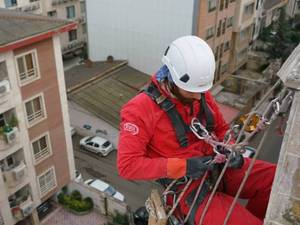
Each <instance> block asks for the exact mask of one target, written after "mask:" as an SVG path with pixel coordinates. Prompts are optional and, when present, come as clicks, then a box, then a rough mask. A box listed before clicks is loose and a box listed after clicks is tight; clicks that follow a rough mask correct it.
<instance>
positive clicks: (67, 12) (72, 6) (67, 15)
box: [66, 5, 76, 19]
mask: <svg viewBox="0 0 300 225" xmlns="http://www.w3.org/2000/svg"><path fill="white" fill-rule="evenodd" d="M70 8H72V9H74V12H73V14H74V15H73V16H72V17H70V16H69V10H68V9H70ZM66 18H67V19H74V18H76V7H75V5H69V6H66Z"/></svg>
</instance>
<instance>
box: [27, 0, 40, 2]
mask: <svg viewBox="0 0 300 225" xmlns="http://www.w3.org/2000/svg"><path fill="white" fill-rule="evenodd" d="M37 1H39V0H30V1H29V2H37Z"/></svg>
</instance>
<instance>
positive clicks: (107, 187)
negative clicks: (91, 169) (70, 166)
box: [84, 179, 125, 202]
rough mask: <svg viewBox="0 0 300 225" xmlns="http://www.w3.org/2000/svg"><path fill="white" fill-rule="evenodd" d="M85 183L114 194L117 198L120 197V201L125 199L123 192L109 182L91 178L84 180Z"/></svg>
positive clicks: (110, 194)
mask: <svg viewBox="0 0 300 225" xmlns="http://www.w3.org/2000/svg"><path fill="white" fill-rule="evenodd" d="M84 183H85V184H86V185H88V186H90V187H92V188H95V189H96V190H98V191H101V192H104V193H106V194H108V195H109V196H112V197H114V198H115V199H118V200H119V201H122V202H124V200H125V197H124V195H123V194H121V193H120V192H118V191H117V190H116V189H115V188H114V187H113V186H111V185H109V184H108V183H105V182H104V181H102V180H99V179H89V180H86V181H84Z"/></svg>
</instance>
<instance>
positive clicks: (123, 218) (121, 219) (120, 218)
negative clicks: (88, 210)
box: [107, 212, 129, 225]
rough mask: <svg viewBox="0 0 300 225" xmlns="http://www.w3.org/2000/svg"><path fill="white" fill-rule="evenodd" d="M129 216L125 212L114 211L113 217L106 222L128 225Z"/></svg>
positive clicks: (112, 224)
mask: <svg viewBox="0 0 300 225" xmlns="http://www.w3.org/2000/svg"><path fill="white" fill-rule="evenodd" d="M128 224H129V218H128V216H127V215H126V214H121V213H119V212H116V214H115V216H114V217H113V221H112V223H108V224H107V225H128Z"/></svg>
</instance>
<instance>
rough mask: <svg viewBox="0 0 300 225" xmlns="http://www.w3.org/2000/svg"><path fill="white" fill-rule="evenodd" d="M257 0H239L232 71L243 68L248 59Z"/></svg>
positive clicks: (233, 40) (233, 34)
mask: <svg viewBox="0 0 300 225" xmlns="http://www.w3.org/2000/svg"><path fill="white" fill-rule="evenodd" d="M255 4H256V1H255V0H237V2H236V9H235V16H234V18H235V20H234V23H233V33H232V48H231V59H232V60H231V62H230V72H231V73H234V72H235V71H237V70H238V69H239V68H241V67H242V66H243V65H245V63H246V62H247V59H248V56H247V55H248V54H247V53H248V49H249V46H250V43H251V41H252V36H253V30H254V25H255V14H256V9H255V6H256V5H255Z"/></svg>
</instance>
